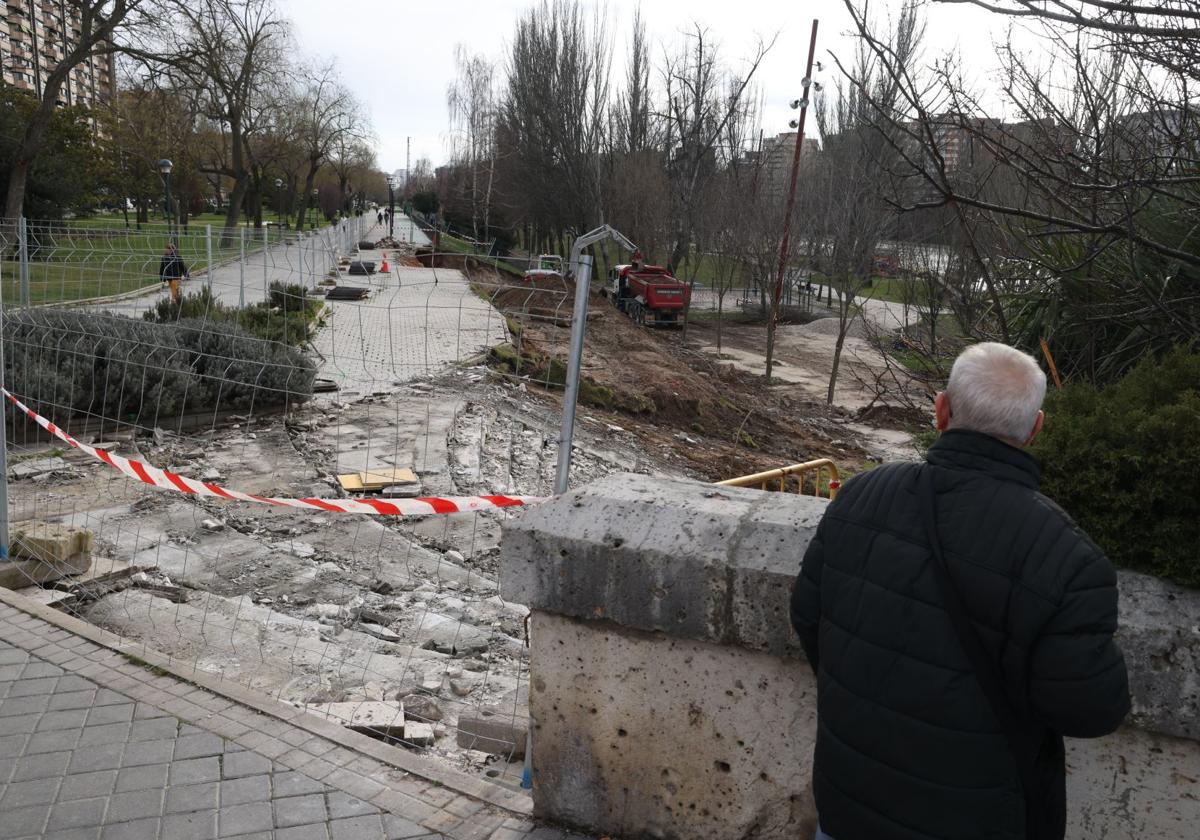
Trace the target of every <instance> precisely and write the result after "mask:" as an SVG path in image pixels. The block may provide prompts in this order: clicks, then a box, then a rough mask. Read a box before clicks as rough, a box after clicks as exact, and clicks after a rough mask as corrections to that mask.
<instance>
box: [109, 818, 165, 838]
mask: <svg viewBox="0 0 1200 840" xmlns="http://www.w3.org/2000/svg"><path fill="white" fill-rule="evenodd" d="M161 822H162V821H161V820H159V819H158V818H157V817H155V818H152V819H145V820H134V821H133V822H127V823H120V824H118V825H106V826H105V827H104V830H103V831H102V832H101V834H100V840H158V829H159V826H160V825H161Z"/></svg>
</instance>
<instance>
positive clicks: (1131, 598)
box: [1117, 570, 1200, 741]
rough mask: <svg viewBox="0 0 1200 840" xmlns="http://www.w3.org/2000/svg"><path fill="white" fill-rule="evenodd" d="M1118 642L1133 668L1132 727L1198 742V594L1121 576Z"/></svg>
mask: <svg viewBox="0 0 1200 840" xmlns="http://www.w3.org/2000/svg"><path fill="white" fill-rule="evenodd" d="M1117 585H1118V587H1119V589H1120V592H1121V604H1120V626H1119V627H1118V629H1117V643H1118V644H1119V645H1120V646H1121V651H1122V652H1123V653H1124V654H1125V664H1126V666H1127V667H1128V668H1129V688H1130V693H1131V694H1132V695H1133V714H1132V715H1130V722H1131V723H1133V724H1134V725H1136V726H1138V727H1141V728H1142V729H1148V730H1150V731H1152V732H1161V733H1164V734H1167V735H1176V736H1179V737H1182V738H1190V739H1192V740H1193V741H1196V740H1200V592H1197V591H1195V590H1192V589H1184V588H1183V587H1180V586H1175V585H1174V584H1171V583H1167V582H1166V581H1163V580H1159V579H1158V578H1154V577H1150V576H1149V575H1141V574H1138V573H1137V572H1127V571H1124V570H1122V571H1120V572H1118V573H1117Z"/></svg>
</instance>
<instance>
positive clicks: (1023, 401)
mask: <svg viewBox="0 0 1200 840" xmlns="http://www.w3.org/2000/svg"><path fill="white" fill-rule="evenodd" d="M946 397H947V399H949V400H950V428H951V429H969V430H971V431H975V432H983V433H984V434H987V435H992V436H993V437H998V438H1002V439H1004V440H1007V441H1012V442H1013V443H1017V444H1023V443H1025V441H1026V440H1027V439H1028V438H1029V435H1030V433H1031V432H1032V431H1033V424H1034V423H1035V422H1036V421H1037V413H1038V411H1039V410H1040V409H1041V407H1042V400H1044V399H1045V398H1046V374H1045V373H1043V372H1042V369H1041V368H1040V367H1038V363H1037V362H1036V361H1034V360H1033V357H1032V356H1030V355H1029V354H1028V353H1022V352H1021V351H1020V350H1017V349H1015V348H1013V347H1009V346H1008V345H1007V344H998V343H996V342H994V341H988V342H983V343H981V344H973V345H971V346H970V347H968V348H967V349H966V350H964V351H963V352H962V353H961V354H960V355H959V357H958V358H957V359H955V360H954V367H952V368H951V369H950V382H949V383H948V384H947V385H946Z"/></svg>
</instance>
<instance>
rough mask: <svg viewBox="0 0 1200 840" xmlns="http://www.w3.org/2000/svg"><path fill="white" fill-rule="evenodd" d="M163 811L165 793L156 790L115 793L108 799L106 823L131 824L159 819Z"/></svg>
mask: <svg viewBox="0 0 1200 840" xmlns="http://www.w3.org/2000/svg"><path fill="white" fill-rule="evenodd" d="M162 810H163V792H162V791H161V790H156V789H153V788H151V789H148V790H133V791H129V792H128V793H114V794H113V795H112V796H110V797H109V799H108V812H107V814H106V815H105V821H106V822H129V821H131V820H138V819H144V818H146V817H157V816H160V815H161V814H162Z"/></svg>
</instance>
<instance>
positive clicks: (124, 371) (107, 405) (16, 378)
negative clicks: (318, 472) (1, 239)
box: [3, 309, 316, 428]
mask: <svg viewBox="0 0 1200 840" xmlns="http://www.w3.org/2000/svg"><path fill="white" fill-rule="evenodd" d="M3 340H4V381H5V383H6V384H7V386H8V388H9V390H10V391H12V392H13V393H15V394H17V395H18V396H20V397H22V398H24V399H25V400H26V402H27V403H28V404H30V406H31V407H33V408H35V410H37V411H39V412H40V413H41V414H43V415H44V416H47V417H50V418H52V419H54V420H55V421H57V422H60V423H62V424H63V425H68V423H69V420H70V419H71V418H72V417H75V416H78V415H81V414H82V415H89V416H93V417H103V418H111V419H120V420H122V421H125V422H130V423H134V424H136V425H139V426H143V427H150V428H153V427H156V426H161V427H170V426H171V425H173V422H174V421H175V420H176V419H178V418H181V417H182V416H184V415H187V414H194V413H200V412H210V411H224V410H237V411H252V410H256V409H265V408H275V407H279V406H283V405H289V404H297V403H301V402H304V401H305V400H307V399H309V398H310V397H311V396H312V389H313V379H314V378H315V375H316V365H315V364H314V363H313V361H312V360H311V359H309V358H308V357H306V356H305V355H304V353H302V352H301V351H300V350H297V349H296V348H294V347H289V346H287V345H283V344H277V343H272V342H268V341H263V340H261V339H257V338H254V337H252V336H250V335H247V334H246V332H245V331H243V330H242V329H241V328H240V327H239V326H238V325H236V324H233V323H226V322H220V321H217V322H214V321H209V320H204V319H198V318H183V319H181V320H179V321H177V322H175V323H171V324H159V323H152V322H148V321H143V320H134V319H131V318H125V317H123V316H119V315H112V314H108V313H95V312H85V311H77V310H61V309H29V310H21V311H17V312H14V313H6V315H5V318H4V333H3Z"/></svg>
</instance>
